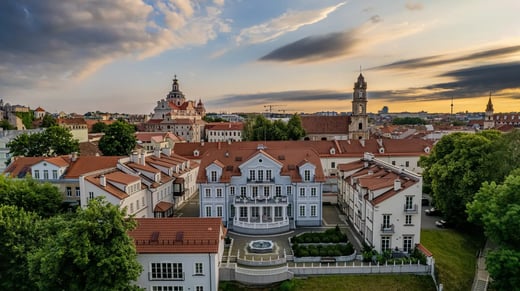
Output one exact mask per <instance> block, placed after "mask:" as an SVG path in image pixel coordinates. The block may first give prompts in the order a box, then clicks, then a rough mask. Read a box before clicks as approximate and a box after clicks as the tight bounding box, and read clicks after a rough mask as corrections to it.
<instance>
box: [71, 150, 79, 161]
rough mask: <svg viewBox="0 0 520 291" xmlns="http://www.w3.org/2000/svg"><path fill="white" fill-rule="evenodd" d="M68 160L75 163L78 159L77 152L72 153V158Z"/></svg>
mask: <svg viewBox="0 0 520 291" xmlns="http://www.w3.org/2000/svg"><path fill="white" fill-rule="evenodd" d="M70 159H71V160H72V161H73V162H75V161H76V160H77V159H78V152H72V157H71V158H70Z"/></svg>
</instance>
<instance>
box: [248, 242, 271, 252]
mask: <svg viewBox="0 0 520 291" xmlns="http://www.w3.org/2000/svg"><path fill="white" fill-rule="evenodd" d="M273 247H274V244H273V242H272V241H270V240H254V241H251V242H250V243H249V251H251V252H252V253H270V252H272V251H273Z"/></svg>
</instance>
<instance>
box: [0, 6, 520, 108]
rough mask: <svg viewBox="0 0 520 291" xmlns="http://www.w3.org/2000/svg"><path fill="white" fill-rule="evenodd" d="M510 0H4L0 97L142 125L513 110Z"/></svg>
mask: <svg viewBox="0 0 520 291" xmlns="http://www.w3.org/2000/svg"><path fill="white" fill-rule="evenodd" d="M519 11H520V1H518V0H494V1H488V0H458V1H453V0H436V1H426V0H423V1H420V0H413V1H399V0H393V1H388V0H351V1H337V0H320V1H316V0H197V1H193V0H192V1H190V0H110V1H106V0H68V1H63V0H2V1H0V98H1V99H3V101H4V103H10V104H12V105H13V104H20V105H25V106H29V107H31V109H35V108H36V107H38V106H41V107H42V108H44V109H45V110H46V111H48V112H51V113H57V112H60V111H64V112H69V113H71V112H75V113H80V114H83V113H86V112H89V111H98V110H99V111H102V112H118V113H132V114H149V113H151V112H153V108H154V107H155V105H156V104H157V101H159V100H161V99H164V98H166V95H167V94H168V92H169V91H170V90H171V84H172V79H173V78H174V77H175V76H177V78H178V80H179V84H180V89H181V90H182V91H183V93H184V94H185V96H186V97H187V99H189V100H197V101H198V100H199V99H201V100H202V102H203V103H204V104H205V107H206V111H207V112H219V113H232V112H262V111H267V110H271V111H272V112H288V113H289V112H290V113H292V112H309V113H310V112H319V111H336V112H350V111H351V106H352V104H351V100H352V93H353V89H352V88H353V86H354V82H355V81H356V80H357V77H358V76H359V74H360V73H362V74H363V76H364V77H365V81H367V83H368V90H367V95H368V100H369V101H368V111H369V112H374V113H376V112H377V111H379V110H381V109H382V107H383V106H387V107H388V109H389V111H390V112H405V111H408V112H416V111H422V110H424V111H427V112H431V113H434V112H450V110H451V106H450V105H451V103H452V102H453V111H454V112H465V111H469V112H483V111H484V110H485V107H486V104H487V101H488V98H489V96H491V98H492V101H493V105H494V109H495V112H519V111H520V17H519V14H518V12H519Z"/></svg>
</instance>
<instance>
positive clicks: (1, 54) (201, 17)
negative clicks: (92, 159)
mask: <svg viewBox="0 0 520 291" xmlns="http://www.w3.org/2000/svg"><path fill="white" fill-rule="evenodd" d="M149 2H150V1H146V2H145V1H141V0H111V1H104V0H75V1H61V0H47V1H40V0H27V1H0V64H2V65H1V66H2V67H0V71H1V72H4V71H8V72H10V73H9V74H2V78H1V80H0V88H1V87H6V86H12V85H15V86H16V85H20V84H25V85H38V84H39V85H45V84H47V85H51V84H54V82H55V81H57V80H58V81H59V80H60V79H66V78H81V77H84V76H86V75H88V74H90V73H92V72H94V71H95V70H97V69H99V68H100V67H101V66H103V65H105V64H107V63H110V62H112V61H113V60H115V59H117V58H122V57H137V58H145V57H149V56H153V55H156V54H159V53H162V52H164V51H165V50H168V49H171V48H176V47H183V46H189V45H198V44H204V43H206V42H207V41H208V40H211V39H214V38H215V37H216V36H217V34H218V33H220V32H226V31H229V27H228V25H227V23H226V21H223V20H222V19H220V17H219V14H220V11H219V10H218V9H217V8H215V7H199V6H194V5H192V2H190V1H188V0H174V1H167V0H158V1H153V2H152V4H148V3H149ZM215 3H219V4H222V3H223V1H215ZM36 83H37V84H36Z"/></svg>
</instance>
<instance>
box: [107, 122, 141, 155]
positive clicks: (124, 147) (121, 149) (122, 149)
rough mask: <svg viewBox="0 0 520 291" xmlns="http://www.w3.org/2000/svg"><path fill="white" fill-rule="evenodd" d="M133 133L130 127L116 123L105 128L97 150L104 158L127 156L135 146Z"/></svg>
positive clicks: (132, 128)
mask: <svg viewBox="0 0 520 291" xmlns="http://www.w3.org/2000/svg"><path fill="white" fill-rule="evenodd" d="M134 133H135V129H134V127H133V126H132V125H130V124H128V123H126V122H122V121H116V122H114V123H112V124H111V125H109V126H108V127H107V130H106V131H105V135H103V137H101V139H100V140H99V144H98V147H99V150H100V151H101V152H103V155H105V156H126V155H129V154H130V153H131V152H132V150H133V149H134V148H135V146H136V144H137V140H136V137H135V134H134Z"/></svg>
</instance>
